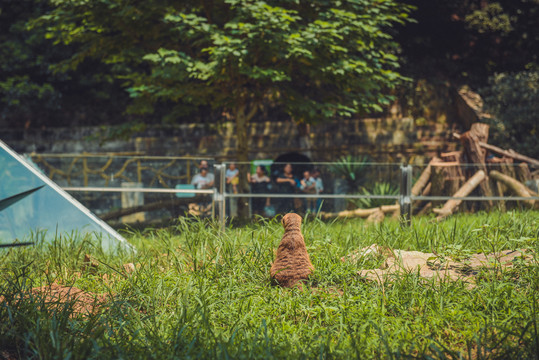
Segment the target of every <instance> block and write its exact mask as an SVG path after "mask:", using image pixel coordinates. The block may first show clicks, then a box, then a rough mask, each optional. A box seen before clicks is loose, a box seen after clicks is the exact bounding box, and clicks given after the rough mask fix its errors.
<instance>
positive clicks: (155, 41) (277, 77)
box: [43, 0, 410, 190]
mask: <svg viewBox="0 0 539 360" xmlns="http://www.w3.org/2000/svg"><path fill="white" fill-rule="evenodd" d="M55 3H56V5H57V7H56V8H55V9H54V10H53V11H52V12H51V14H49V15H47V16H46V17H44V18H43V20H44V21H46V22H48V23H49V24H50V25H52V26H51V27H50V30H51V34H52V35H54V36H55V37H56V38H57V39H59V40H61V41H64V42H66V43H76V42H78V43H80V44H81V48H80V51H79V52H78V56H76V57H75V60H74V62H75V63H76V62H80V61H82V60H83V59H84V58H85V57H88V56H92V57H101V58H102V59H103V61H104V62H107V63H117V64H122V65H124V66H125V67H127V68H129V69H130V70H132V72H130V73H129V72H127V73H126V74H125V75H124V78H125V79H128V80H129V86H128V89H127V90H128V92H129V93H130V94H131V96H132V97H133V98H134V99H135V100H136V101H135V102H134V105H133V107H132V108H131V109H132V110H134V111H141V112H142V111H151V110H152V109H153V106H155V104H157V103H159V102H161V101H172V102H175V103H176V104H178V106H179V107H180V108H182V109H187V110H188V109H189V108H190V107H191V108H193V107H194V108H197V107H200V106H203V105H207V104H209V105H211V106H212V108H214V109H219V110H221V111H223V112H226V113H228V114H229V115H230V117H231V118H233V119H234V121H235V125H236V135H237V160H238V161H239V162H247V161H248V146H249V145H248V140H249V139H248V133H247V126H248V123H249V121H251V119H252V118H253V117H254V116H255V115H256V114H257V112H259V111H260V110H261V109H263V108H264V107H267V106H272V105H276V104H278V105H279V106H280V107H282V108H283V109H284V111H285V112H286V113H288V114H289V115H290V116H291V117H292V118H293V119H295V120H296V121H300V122H302V121H303V122H314V121H317V120H320V119H335V118H338V117H343V116H351V115H353V114H357V113H360V112H366V111H381V110H382V108H381V106H382V105H385V104H388V103H389V101H390V99H391V97H390V96H389V95H387V94H388V91H387V90H389V89H392V88H394V87H395V86H396V85H397V83H398V82H399V81H401V80H402V79H403V78H402V77H401V76H400V75H399V74H398V73H397V72H396V71H395V70H396V69H397V67H398V58H397V56H396V52H397V44H396V43H395V42H394V41H393V40H392V37H391V36H390V35H389V34H388V30H389V29H390V28H391V27H392V26H393V25H394V24H396V23H404V22H405V21H406V20H407V19H408V12H409V10H410V8H408V7H406V6H402V5H400V4H398V3H396V2H394V1H389V0H385V1H381V0H380V1H370V0H353V1H352V0H350V1H338V2H331V1H323V0H319V1H308V2H301V1H291V0H290V1H276V0H275V1H266V2H265V1H260V0H250V1H249V0H246V1H240V0H225V1H212V2H209V1H203V0H202V1H190V2H181V3H179V2H173V1H166V0H156V1H153V2H150V1H141V0H94V1H91V2H88V1H83V0H79V1H77V0H75V1H73V0H71V1H63V0H57V1H55ZM141 61H144V63H142V64H141ZM141 66H143V67H142V69H144V67H147V69H148V72H144V71H140V69H141ZM242 180H243V179H242ZM240 187H241V188H242V189H243V190H246V187H247V184H246V182H245V181H242V183H240Z"/></svg>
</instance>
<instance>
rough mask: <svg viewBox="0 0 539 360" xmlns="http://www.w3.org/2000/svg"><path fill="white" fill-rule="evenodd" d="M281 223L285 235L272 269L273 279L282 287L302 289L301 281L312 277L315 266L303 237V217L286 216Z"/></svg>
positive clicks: (291, 214) (295, 215) (296, 215)
mask: <svg viewBox="0 0 539 360" xmlns="http://www.w3.org/2000/svg"><path fill="white" fill-rule="evenodd" d="M281 222H282V223H283V227H284V235H283V238H282V240H281V243H280V244H279V247H278V248H277V254H276V256H275V261H274V262H273V265H272V266H271V269H270V274H271V278H272V280H275V281H276V282H277V283H278V284H279V285H280V286H282V287H293V286H295V285H299V287H300V288H302V285H301V281H302V280H306V279H307V278H308V277H309V275H311V273H312V272H313V270H314V266H313V264H311V260H310V259H309V254H308V253H307V248H306V247H305V240H303V235H301V229H300V227H301V216H299V215H298V214H293V213H290V214H286V215H285V216H284V217H283V220H282V221H281Z"/></svg>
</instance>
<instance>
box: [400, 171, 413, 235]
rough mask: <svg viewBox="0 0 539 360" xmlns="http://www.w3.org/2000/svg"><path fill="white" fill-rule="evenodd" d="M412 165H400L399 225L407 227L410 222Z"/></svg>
mask: <svg viewBox="0 0 539 360" xmlns="http://www.w3.org/2000/svg"><path fill="white" fill-rule="evenodd" d="M411 196H412V165H406V166H404V165H401V184H400V198H399V205H400V208H401V224H402V225H407V226H409V225H410V223H411V220H412V199H411Z"/></svg>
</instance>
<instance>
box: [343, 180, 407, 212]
mask: <svg viewBox="0 0 539 360" xmlns="http://www.w3.org/2000/svg"><path fill="white" fill-rule="evenodd" d="M359 194H360V195H372V196H396V195H398V194H399V188H398V187H396V186H394V185H391V184H390V183H386V182H379V183H376V184H374V186H373V187H372V189H371V190H370V191H369V190H367V189H366V188H362V189H361V191H360V192H359ZM351 201H352V202H353V203H354V204H355V205H356V206H358V207H360V208H364V209H371V208H375V207H380V206H382V205H391V204H395V201H396V200H395V199H393V198H392V199H383V198H382V199H369V198H365V199H353V200H351Z"/></svg>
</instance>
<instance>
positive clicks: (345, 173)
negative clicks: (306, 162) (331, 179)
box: [330, 155, 369, 191]
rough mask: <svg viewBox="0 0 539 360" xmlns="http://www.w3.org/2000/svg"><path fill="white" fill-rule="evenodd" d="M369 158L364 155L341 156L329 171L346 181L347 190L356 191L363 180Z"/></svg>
mask: <svg viewBox="0 0 539 360" xmlns="http://www.w3.org/2000/svg"><path fill="white" fill-rule="evenodd" d="M368 162H369V158H368V157H367V156H365V155H363V156H354V155H346V156H341V157H340V158H339V159H338V160H337V161H336V162H335V164H333V165H332V166H331V168H330V169H331V171H332V172H333V173H335V174H337V175H339V176H341V177H343V178H344V179H345V180H346V183H347V185H348V188H349V190H351V191H357V190H358V189H359V187H360V186H361V184H362V183H363V182H364V179H365V171H366V167H367V164H368Z"/></svg>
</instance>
